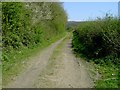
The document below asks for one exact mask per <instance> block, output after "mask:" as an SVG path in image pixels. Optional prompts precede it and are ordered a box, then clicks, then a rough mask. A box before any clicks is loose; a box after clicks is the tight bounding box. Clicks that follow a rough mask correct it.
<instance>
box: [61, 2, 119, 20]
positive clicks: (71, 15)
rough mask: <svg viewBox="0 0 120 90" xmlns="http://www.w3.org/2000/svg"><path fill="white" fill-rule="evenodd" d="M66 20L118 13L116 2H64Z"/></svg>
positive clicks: (93, 17)
mask: <svg viewBox="0 0 120 90" xmlns="http://www.w3.org/2000/svg"><path fill="white" fill-rule="evenodd" d="M63 6H64V9H65V10H66V12H67V14H68V21H84V20H88V19H90V20H91V19H95V18H96V17H103V16H104V15H105V14H106V13H111V14H113V15H115V16H117V15H118V3H117V2H64V4H63Z"/></svg>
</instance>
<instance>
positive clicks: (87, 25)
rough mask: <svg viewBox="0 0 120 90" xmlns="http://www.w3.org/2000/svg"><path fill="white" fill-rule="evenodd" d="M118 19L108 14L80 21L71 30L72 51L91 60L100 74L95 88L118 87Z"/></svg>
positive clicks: (119, 59)
mask: <svg viewBox="0 0 120 90" xmlns="http://www.w3.org/2000/svg"><path fill="white" fill-rule="evenodd" d="M119 27H120V21H119V20H118V19H117V18H114V17H112V16H109V15H107V14H106V17H104V18H99V19H97V20H95V21H88V22H83V23H80V24H79V26H78V27H77V30H75V31H74V32H73V40H72V47H73V49H74V51H75V52H76V53H77V54H78V55H80V56H82V57H84V58H86V60H87V61H88V62H92V63H93V65H94V66H95V68H96V69H95V70H96V71H97V72H98V73H99V74H100V78H99V80H97V81H96V82H95V87H96V88H118V86H119V85H118V84H119V83H120V82H119V80H120V79H119V64H120V28H119Z"/></svg>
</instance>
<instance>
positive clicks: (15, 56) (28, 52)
mask: <svg viewBox="0 0 120 90" xmlns="http://www.w3.org/2000/svg"><path fill="white" fill-rule="evenodd" d="M63 36H65V34H63V35H61V36H56V37H54V38H52V39H51V40H49V41H48V42H47V41H46V42H43V43H41V44H38V45H36V46H34V47H31V48H22V49H21V50H20V51H14V50H13V51H12V53H11V54H9V55H7V57H9V62H8V61H7V62H3V70H2V71H3V85H6V84H7V83H8V82H10V81H11V80H12V79H13V78H14V77H15V76H16V75H17V74H18V73H20V72H21V71H22V70H23V69H24V68H25V65H26V63H27V61H28V60H29V58H30V57H32V56H35V55H36V54H37V53H38V52H40V51H42V50H43V49H44V48H45V47H47V46H49V45H50V44H51V43H53V42H55V41H57V40H59V39H60V38H62V37H63Z"/></svg>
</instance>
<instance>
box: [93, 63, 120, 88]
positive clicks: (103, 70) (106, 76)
mask: <svg viewBox="0 0 120 90" xmlns="http://www.w3.org/2000/svg"><path fill="white" fill-rule="evenodd" d="M95 68H96V70H97V71H98V72H99V74H100V76H101V77H100V79H99V80H97V81H96V82H95V88H118V81H119V80H118V79H119V77H118V72H119V68H118V67H116V66H115V65H113V64H109V65H105V64H103V65H97V64H96V65H95Z"/></svg>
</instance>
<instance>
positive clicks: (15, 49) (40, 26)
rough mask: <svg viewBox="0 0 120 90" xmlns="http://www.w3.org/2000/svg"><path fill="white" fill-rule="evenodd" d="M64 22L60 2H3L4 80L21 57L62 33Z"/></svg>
mask: <svg viewBox="0 0 120 90" xmlns="http://www.w3.org/2000/svg"><path fill="white" fill-rule="evenodd" d="M61 18H62V19H61ZM66 22H67V16H66V12H65V11H64V9H63V7H62V4H61V3H59V2H3V3H2V44H3V48H2V50H3V52H2V61H3V76H4V77H3V84H6V82H7V81H8V78H10V79H11V76H12V75H13V74H15V73H18V72H19V71H20V69H21V67H20V66H22V64H23V63H22V62H25V61H23V60H25V59H24V58H26V57H28V56H31V55H32V54H33V52H36V51H35V50H37V51H38V49H42V48H43V47H46V46H47V45H49V44H50V43H52V42H53V41H55V40H57V39H59V38H60V37H61V36H62V35H64V33H65V25H66ZM23 57H24V58H23ZM22 59H23V60H22Z"/></svg>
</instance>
